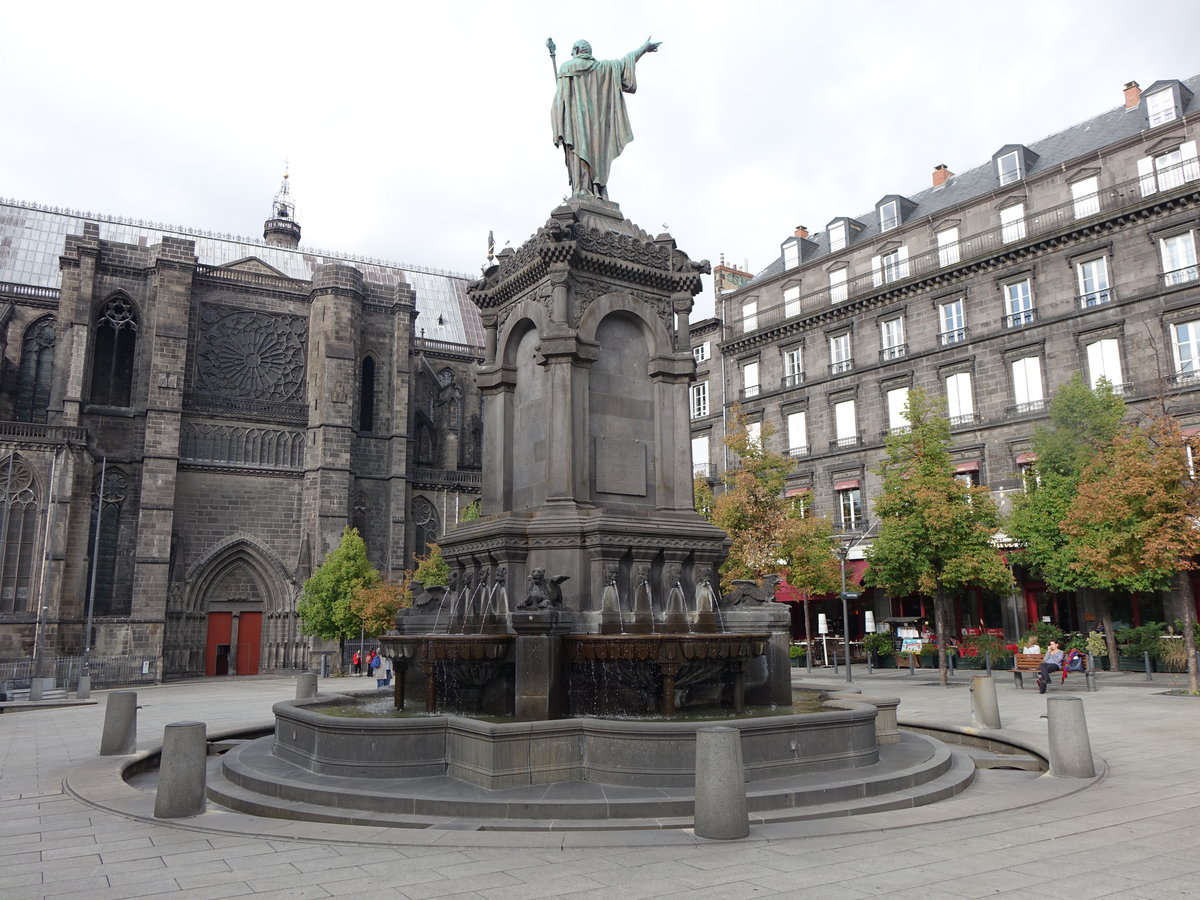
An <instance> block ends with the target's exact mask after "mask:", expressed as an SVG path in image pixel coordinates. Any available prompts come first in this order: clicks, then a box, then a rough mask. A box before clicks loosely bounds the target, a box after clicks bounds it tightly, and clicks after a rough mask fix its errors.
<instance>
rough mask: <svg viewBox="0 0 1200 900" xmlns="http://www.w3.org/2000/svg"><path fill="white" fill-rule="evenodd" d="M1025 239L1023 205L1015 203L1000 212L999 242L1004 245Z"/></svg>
mask: <svg viewBox="0 0 1200 900" xmlns="http://www.w3.org/2000/svg"><path fill="white" fill-rule="evenodd" d="M1024 237H1025V204H1024V203H1015V204H1013V205H1012V206H1006V207H1005V208H1004V209H1002V210H1000V240H1002V241H1003V242H1004V243H1006V244H1011V243H1012V242H1013V241H1019V240H1023V239H1024Z"/></svg>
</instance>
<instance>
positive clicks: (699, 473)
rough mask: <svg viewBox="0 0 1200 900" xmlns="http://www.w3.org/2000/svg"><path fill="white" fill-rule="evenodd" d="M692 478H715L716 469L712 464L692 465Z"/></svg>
mask: <svg viewBox="0 0 1200 900" xmlns="http://www.w3.org/2000/svg"><path fill="white" fill-rule="evenodd" d="M692 477H693V478H709V479H712V478H716V477H717V467H716V465H714V464H713V463H692Z"/></svg>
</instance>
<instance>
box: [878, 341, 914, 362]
mask: <svg viewBox="0 0 1200 900" xmlns="http://www.w3.org/2000/svg"><path fill="white" fill-rule="evenodd" d="M907 355H908V344H896V345H895V346H893V347H884V348H883V349H882V350H880V351H879V361H880V362H887V361H888V360H891V359H902V358H903V357H905V356H907Z"/></svg>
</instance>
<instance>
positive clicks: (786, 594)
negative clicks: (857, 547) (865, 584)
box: [775, 559, 867, 603]
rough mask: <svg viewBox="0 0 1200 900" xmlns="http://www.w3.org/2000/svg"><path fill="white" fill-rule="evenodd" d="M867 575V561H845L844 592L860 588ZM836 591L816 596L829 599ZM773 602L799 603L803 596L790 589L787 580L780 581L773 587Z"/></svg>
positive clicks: (792, 588) (798, 591)
mask: <svg viewBox="0 0 1200 900" xmlns="http://www.w3.org/2000/svg"><path fill="white" fill-rule="evenodd" d="M866 573H867V561H866V560H865V559H848V560H846V590H850V589H851V587H852V586H853V587H855V588H858V587H862V580H863V576H864V575H865V574H866ZM836 595H837V591H834V592H833V593H832V594H819V595H817V596H822V597H829V596H836ZM775 600H776V602H778V603H800V602H802V601H803V600H804V594H803V593H802V592H801V591H800V589H799V588H796V587H792V586H791V585H790V584H788V582H787V579H786V578H784V579H782V580H781V581H780V582H779V583H778V584H777V585H775Z"/></svg>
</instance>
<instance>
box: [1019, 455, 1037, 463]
mask: <svg viewBox="0 0 1200 900" xmlns="http://www.w3.org/2000/svg"><path fill="white" fill-rule="evenodd" d="M1031 462H1037V454H1036V453H1018V454H1017V465H1018V466H1024V465H1026V464H1028V463H1031Z"/></svg>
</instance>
